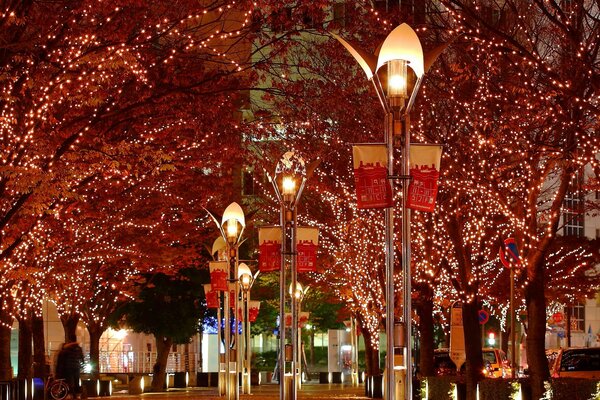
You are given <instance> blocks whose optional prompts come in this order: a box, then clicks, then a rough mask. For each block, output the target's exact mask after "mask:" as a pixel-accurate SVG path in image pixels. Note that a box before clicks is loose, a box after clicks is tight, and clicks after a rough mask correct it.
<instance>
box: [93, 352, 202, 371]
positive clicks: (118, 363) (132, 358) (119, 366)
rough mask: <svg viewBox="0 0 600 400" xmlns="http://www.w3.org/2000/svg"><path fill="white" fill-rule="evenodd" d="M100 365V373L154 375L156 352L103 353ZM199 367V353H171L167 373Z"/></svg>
mask: <svg viewBox="0 0 600 400" xmlns="http://www.w3.org/2000/svg"><path fill="white" fill-rule="evenodd" d="M186 358H187V360H186ZM99 363H100V368H99V369H100V373H152V367H154V364H155V363H156V352H148V351H139V352H134V351H122V352H120V351H110V352H108V351H101V352H100V362H99ZM199 365H200V359H199V357H198V353H194V352H189V353H169V358H168V361H167V372H184V371H196V370H197V369H198V368H197V366H199Z"/></svg>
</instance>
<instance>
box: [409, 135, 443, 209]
mask: <svg viewBox="0 0 600 400" xmlns="http://www.w3.org/2000/svg"><path fill="white" fill-rule="evenodd" d="M441 158H442V146H441V145H437V144H434V145H432V144H413V145H411V146H410V177H411V180H410V184H409V185H408V198H407V203H406V206H407V207H408V208H410V209H413V210H419V211H427V212H433V210H434V208H435V198H436V196H437V191H438V180H439V177H440V161H441Z"/></svg>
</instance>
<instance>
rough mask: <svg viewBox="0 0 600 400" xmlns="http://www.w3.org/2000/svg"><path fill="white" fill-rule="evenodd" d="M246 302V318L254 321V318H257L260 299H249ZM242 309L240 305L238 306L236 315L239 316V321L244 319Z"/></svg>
mask: <svg viewBox="0 0 600 400" xmlns="http://www.w3.org/2000/svg"><path fill="white" fill-rule="evenodd" d="M248 303H249V304H248V319H249V320H250V322H254V321H256V318H258V312H259V310H260V301H258V300H250V301H249V302H248ZM242 310H243V309H242V307H239V308H238V317H239V318H240V321H244V320H245V319H244V312H243V311H242Z"/></svg>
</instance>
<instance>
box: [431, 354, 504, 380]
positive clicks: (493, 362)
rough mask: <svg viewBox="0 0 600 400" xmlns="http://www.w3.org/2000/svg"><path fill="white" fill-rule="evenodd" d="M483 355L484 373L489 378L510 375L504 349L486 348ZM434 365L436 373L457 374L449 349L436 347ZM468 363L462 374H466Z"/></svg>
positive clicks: (462, 368) (461, 371) (462, 369)
mask: <svg viewBox="0 0 600 400" xmlns="http://www.w3.org/2000/svg"><path fill="white" fill-rule="evenodd" d="M481 351H482V355H483V364H484V371H483V374H484V375H485V376H486V377H488V378H501V377H509V376H510V373H511V369H510V363H509V362H508V360H507V359H506V354H505V353H504V351H502V350H500V349H495V348H491V347H490V348H484V349H482V350H481ZM433 366H434V370H435V374H436V375H456V374H457V371H456V365H455V364H454V361H452V359H451V358H450V352H449V351H448V349H436V350H434V353H433ZM465 366H466V364H463V365H462V367H461V369H460V372H459V373H458V374H459V375H460V374H464V372H465Z"/></svg>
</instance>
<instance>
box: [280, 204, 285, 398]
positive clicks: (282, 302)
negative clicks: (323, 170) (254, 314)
mask: <svg viewBox="0 0 600 400" xmlns="http://www.w3.org/2000/svg"><path fill="white" fill-rule="evenodd" d="M285 214H286V208H285V204H283V202H281V215H280V226H281V270H280V271H279V398H280V399H281V400H283V399H285V398H286V397H285V394H286V393H285V392H286V390H285V257H286V251H287V243H286V240H287V238H286V230H287V224H286V218H285Z"/></svg>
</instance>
